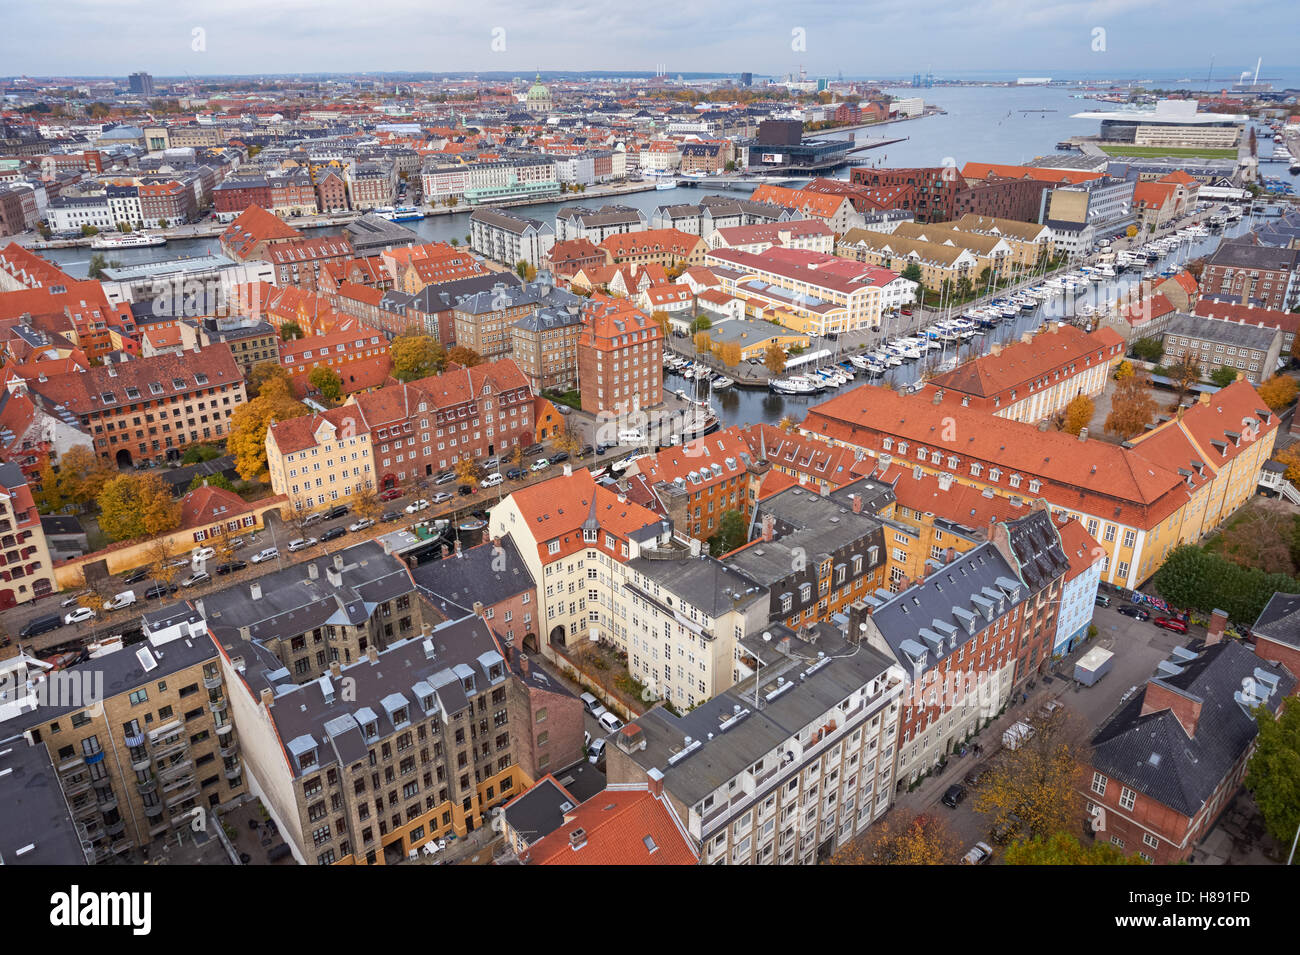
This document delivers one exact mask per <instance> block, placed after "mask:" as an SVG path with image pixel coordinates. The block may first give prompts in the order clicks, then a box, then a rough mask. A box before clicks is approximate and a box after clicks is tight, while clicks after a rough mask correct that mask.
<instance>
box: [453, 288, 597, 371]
mask: <svg viewBox="0 0 1300 955" xmlns="http://www.w3.org/2000/svg"><path fill="white" fill-rule="evenodd" d="M581 304H582V299H581V298H579V297H578V296H577V295H574V294H573V293H572V292H570V291H568V290H567V289H562V288H559V287H557V286H555V285H552V284H551V283H550V282H542V281H539V282H527V283H525V284H522V285H510V284H507V283H505V282H497V283H494V284H493V286H492V288H491V290H490V291H482V292H478V293H476V294H473V295H467V296H465V297H463V298H460V299H458V300H457V302H456V304H455V305H454V306H453V308H452V318H453V320H454V322H455V328H456V344H457V345H463V346H465V347H466V348H472V349H473V350H474V351H475V352H477V353H478V354H480V355H482V356H483V357H484V358H486V359H489V360H492V359H496V358H505V357H507V356H509V355H510V354H511V350H512V349H513V347H514V341H515V336H514V325H515V323H516V322H518V321H519V320H520V319H524V318H528V317H529V316H532V315H534V314H536V313H537V312H538V311H540V310H542V309H552V310H567V309H568V308H570V307H573V308H577V307H578V306H579V305H581Z"/></svg>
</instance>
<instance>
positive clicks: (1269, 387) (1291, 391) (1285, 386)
mask: <svg viewBox="0 0 1300 955" xmlns="http://www.w3.org/2000/svg"><path fill="white" fill-rule="evenodd" d="M1258 390H1259V396H1260V397H1261V398H1263V399H1264V403H1265V404H1266V405H1268V406H1269V407H1270V408H1272V409H1273V410H1274V411H1282V410H1283V409H1285V408H1286V407H1287V406H1288V405H1289V404H1291V402H1292V401H1294V400H1295V396H1296V390H1297V386H1296V381H1295V379H1294V378H1292V377H1291V376H1290V375H1274V376H1273V377H1272V378H1270V379H1269V380H1268V381H1266V382H1264V383H1263V384H1262V385H1260V386H1259V389H1258Z"/></svg>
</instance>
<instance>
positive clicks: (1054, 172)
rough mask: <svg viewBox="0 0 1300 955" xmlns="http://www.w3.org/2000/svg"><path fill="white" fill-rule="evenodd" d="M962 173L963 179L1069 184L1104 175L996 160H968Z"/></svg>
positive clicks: (1099, 177)
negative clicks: (1017, 180) (998, 161)
mask: <svg viewBox="0 0 1300 955" xmlns="http://www.w3.org/2000/svg"><path fill="white" fill-rule="evenodd" d="M961 175H962V178H963V179H1037V180H1038V181H1039V182H1056V183H1064V184H1069V185H1074V184H1075V183H1080V182H1088V181H1089V180H1091V179H1101V178H1103V177H1104V174H1103V173H1100V172H1083V171H1081V170H1077V169H1052V168H1049V167H1044V166H1010V165H1003V164H1002V163H994V162H968V163H967V164H966V165H964V166H962V169H961Z"/></svg>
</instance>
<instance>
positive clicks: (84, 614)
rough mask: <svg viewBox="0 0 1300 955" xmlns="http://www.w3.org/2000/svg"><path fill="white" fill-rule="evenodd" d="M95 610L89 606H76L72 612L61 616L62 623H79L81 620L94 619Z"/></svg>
mask: <svg viewBox="0 0 1300 955" xmlns="http://www.w3.org/2000/svg"><path fill="white" fill-rule="evenodd" d="M95 616H96V615H95V611H93V610H91V609H90V608H89V607H78V608H77V609H76V610H74V611H72V613H70V614H68V615H67V616H66V617H64V618H63V622H64V623H81V621H83V620H94V619H95Z"/></svg>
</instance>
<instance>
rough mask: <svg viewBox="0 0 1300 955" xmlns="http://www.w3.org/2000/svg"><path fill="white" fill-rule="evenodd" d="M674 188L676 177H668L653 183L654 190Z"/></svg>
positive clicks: (675, 186)
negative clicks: (664, 180)
mask: <svg viewBox="0 0 1300 955" xmlns="http://www.w3.org/2000/svg"><path fill="white" fill-rule="evenodd" d="M676 188H677V180H676V179H669V180H668V181H666V182H659V183H655V190H656V191H667V190H669V189H676Z"/></svg>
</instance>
